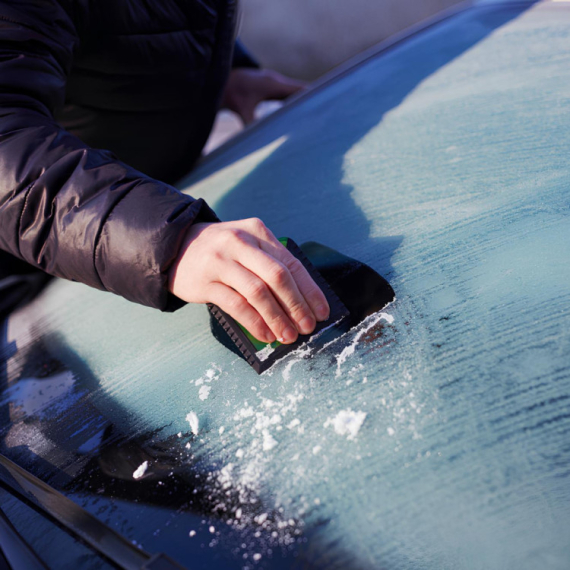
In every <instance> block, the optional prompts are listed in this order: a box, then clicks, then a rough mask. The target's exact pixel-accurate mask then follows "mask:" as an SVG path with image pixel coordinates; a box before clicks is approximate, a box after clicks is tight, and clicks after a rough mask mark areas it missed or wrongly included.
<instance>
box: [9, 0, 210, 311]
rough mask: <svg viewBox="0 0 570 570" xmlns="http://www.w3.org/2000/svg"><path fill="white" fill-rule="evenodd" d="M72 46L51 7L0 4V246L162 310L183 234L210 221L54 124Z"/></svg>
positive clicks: (58, 10)
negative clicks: (193, 225)
mask: <svg viewBox="0 0 570 570" xmlns="http://www.w3.org/2000/svg"><path fill="white" fill-rule="evenodd" d="M77 42H78V39H77V35H76V32H75V29H74V26H73V22H72V20H71V18H70V17H69V16H68V14H67V13H66V12H65V11H64V9H63V8H62V7H61V6H60V4H59V3H58V2H57V1H55V0H54V1H51V2H34V3H32V2H29V3H28V2H22V0H12V1H6V0H0V247H1V248H2V249H4V250H6V251H8V252H10V253H12V254H13V255H15V256H17V257H19V258H21V259H23V260H25V261H26V262H28V263H30V264H31V265H33V266H35V267H39V268H41V269H43V270H44V271H46V272H47V273H50V274H51V275H56V276H58V277H63V278H66V279H71V280H74V281H81V282H83V283H86V284H88V285H91V286H92V287H96V288H98V289H103V290H107V291H112V292H114V293H117V294H119V295H122V296H123V297H125V298H127V299H129V300H131V301H135V302H137V303H142V304H144V305H149V306H151V307H156V308H158V309H162V310H165V309H167V307H168V302H169V293H168V288H167V271H168V269H169V267H170V265H171V264H172V262H173V261H174V260H175V258H176V255H177V253H178V250H179V249H180V246H181V245H182V240H183V239H184V235H185V229H186V228H187V227H188V226H189V225H191V224H192V223H193V222H194V221H195V220H198V219H199V220H201V221H214V220H216V217H215V215H214V213H213V212H212V211H211V210H210V209H209V208H208V207H207V205H206V204H205V203H204V202H203V201H202V200H197V201H195V200H193V199H192V198H190V197H188V196H184V195H183V194H181V193H180V192H178V191H177V190H175V189H174V188H172V187H170V186H168V185H166V184H163V183H161V182H158V181H156V180H153V179H150V178H148V177H146V176H144V175H143V174H141V173H140V172H138V171H136V170H134V169H132V168H130V167H129V166H127V165H126V164H124V163H122V162H120V161H118V160H117V159H116V158H115V157H114V156H113V155H111V154H110V153H109V152H106V151H102V150H96V149H92V148H89V147H88V146H87V145H85V144H84V143H83V142H82V141H80V140H79V139H77V138H75V137H73V136H72V135H70V134H69V133H68V132H66V131H65V130H63V129H62V128H61V127H60V126H59V125H58V124H56V122H55V120H54V119H53V113H54V111H55V110H56V109H57V108H58V107H59V106H60V105H63V102H64V96H65V84H66V78H67V74H68V72H69V69H70V66H71V63H72V57H73V51H74V49H75V48H76V47H77Z"/></svg>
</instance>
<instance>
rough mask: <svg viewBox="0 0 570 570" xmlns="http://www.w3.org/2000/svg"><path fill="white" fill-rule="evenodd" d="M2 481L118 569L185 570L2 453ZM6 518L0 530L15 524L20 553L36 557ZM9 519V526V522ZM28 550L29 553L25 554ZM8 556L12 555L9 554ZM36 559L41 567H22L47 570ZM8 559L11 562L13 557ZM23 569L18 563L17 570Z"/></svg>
mask: <svg viewBox="0 0 570 570" xmlns="http://www.w3.org/2000/svg"><path fill="white" fill-rule="evenodd" d="M0 483H1V484H3V486H4V487H7V488H8V490H9V491H10V493H11V494H12V495H15V496H16V497H18V498H19V499H20V500H22V501H23V502H25V503H27V504H28V505H30V506H31V507H32V508H34V509H35V510H36V511H39V512H40V513H41V514H42V515H44V516H46V517H47V518H49V519H51V520H52V521H54V522H55V523H56V524H58V525H59V526H61V527H62V528H63V529H64V530H66V531H67V532H68V533H69V534H72V535H74V536H75V537H77V538H79V539H80V540H81V542H83V543H85V544H87V545H88V546H89V547H91V548H92V549H93V550H95V552H97V553H98V554H99V555H100V556H102V557H104V558H106V559H107V560H108V561H109V562H111V563H112V564H113V565H115V566H117V567H118V568H124V569H125V570H158V569H160V570H184V568H183V567H182V566H180V565H179V564H178V563H177V562H175V561H174V560H172V559H171V558H170V557H168V556H167V555H166V554H162V553H161V554H155V555H151V554H149V553H148V552H145V551H144V550H142V549H141V548H138V547H136V546H134V545H133V544H132V543H131V542H129V541H128V540H127V539H126V538H125V537H124V536H122V535H120V534H119V533H118V532H116V531H114V530H113V529H111V528H109V527H108V526H107V525H105V524H104V523H102V522H101V521H100V520H99V519H98V518H96V517H95V516H93V515H92V514H91V513H89V512H87V511H86V510H84V509H82V508H81V507H80V506H79V505H77V504H76V503H74V502H73V501H72V500H71V499H68V498H67V497H66V496H65V495H62V494H61V493H60V492H58V491H56V490H55V489H53V488H52V487H50V486H49V485H48V484H46V483H44V482H43V481H42V480H41V479H38V478H37V477H35V476H34V475H32V474H31V473H28V472H27V471H26V470H25V469H22V468H21V467H20V466H18V465H16V464H15V463H14V462H13V461H11V460H10V459H8V458H7V457H5V456H4V455H1V454H0ZM3 518H4V519H5V517H0V532H3V531H4V529H6V532H8V533H9V532H10V527H11V530H12V532H13V533H16V536H18V538H19V542H20V543H21V544H20V546H21V550H20V553H21V554H22V556H29V555H33V556H34V557H35V554H34V553H33V551H32V550H31V548H30V547H29V546H28V545H27V544H26V542H25V541H24V540H23V539H22V538H21V537H19V535H18V534H17V532H16V530H15V529H14V528H13V527H12V525H11V524H10V523H9V521H7V519H6V520H5V521H3V520H2V519H3ZM2 522H4V525H2ZM6 522H7V523H8V525H9V526H7V525H6V524H5V523H6ZM6 536H7V535H6ZM0 540H1V537H0ZM0 544H1V543H0ZM26 550H27V554H26V553H25V551H26ZM6 552H7V551H6ZM6 558H8V557H7V556H6ZM35 558H36V561H37V562H38V563H39V564H41V565H40V566H32V565H28V566H21V568H26V570H27V569H28V568H29V569H33V570H35V569H36V568H37V569H38V570H40V569H41V570H44V569H45V566H44V565H43V564H42V563H41V562H39V560H37V557H35ZM30 560H31V558H30ZM8 562H9V563H10V560H8ZM19 568H20V567H18V566H14V569H15V570H17V569H19Z"/></svg>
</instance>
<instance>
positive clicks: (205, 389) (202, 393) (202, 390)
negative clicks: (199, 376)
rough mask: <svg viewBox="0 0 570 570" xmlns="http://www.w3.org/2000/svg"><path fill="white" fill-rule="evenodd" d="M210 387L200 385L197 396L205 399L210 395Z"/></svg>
mask: <svg viewBox="0 0 570 570" xmlns="http://www.w3.org/2000/svg"><path fill="white" fill-rule="evenodd" d="M211 389H212V387H211V386H201V387H200V390H199V391H198V397H199V398H200V400H202V401H203V400H207V399H208V396H209V395H210V390H211Z"/></svg>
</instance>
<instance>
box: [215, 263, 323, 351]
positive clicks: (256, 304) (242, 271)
mask: <svg viewBox="0 0 570 570" xmlns="http://www.w3.org/2000/svg"><path fill="white" fill-rule="evenodd" d="M224 282H225V283H226V284H227V285H229V286H230V287H232V289H235V290H236V291H237V292H238V293H239V294H240V295H241V296H243V297H244V298H245V299H246V300H247V302H248V303H249V304H250V305H251V306H252V307H253V308H254V309H255V311H256V313H257V314H259V315H260V316H261V318H262V319H263V320H264V321H265V324H266V325H267V326H268V328H269V329H270V330H271V332H272V334H273V335H274V339H273V340H275V339H278V340H279V341H280V342H283V343H285V344H289V343H292V342H295V340H297V327H296V326H295V324H294V323H293V322H291V319H290V318H289V316H288V315H287V314H286V312H285V311H284V310H283V307H282V306H281V305H280V304H279V302H278V301H277V300H276V298H275V296H274V294H273V292H272V290H271V288H270V286H269V285H268V284H267V282H265V281H264V280H263V278H262V277H261V276H258V275H256V274H255V273H252V272H251V271H249V270H248V269H246V268H245V267H243V266H242V265H241V264H239V263H234V264H233V266H232V269H231V270H229V269H228V270H227V271H226V273H225V279H224ZM232 316H233V315H232ZM242 324H243V323H242ZM244 326H245V325H244ZM313 328H314V324H313ZM248 330H249V329H248ZM303 332H305V331H303ZM307 332H310V331H307ZM252 334H253V333H252ZM259 340H261V339H259Z"/></svg>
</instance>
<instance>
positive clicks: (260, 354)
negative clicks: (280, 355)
mask: <svg viewBox="0 0 570 570" xmlns="http://www.w3.org/2000/svg"><path fill="white" fill-rule="evenodd" d="M274 350H275V349H274V348H273V347H272V346H271V345H270V344H268V345H266V346H265V347H263V348H262V349H261V350H258V351H257V352H256V353H255V356H257V358H259V360H261V362H263V361H265V360H267V359H268V358H269V357H270V356H271V353H272V352H273V351H274Z"/></svg>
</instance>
